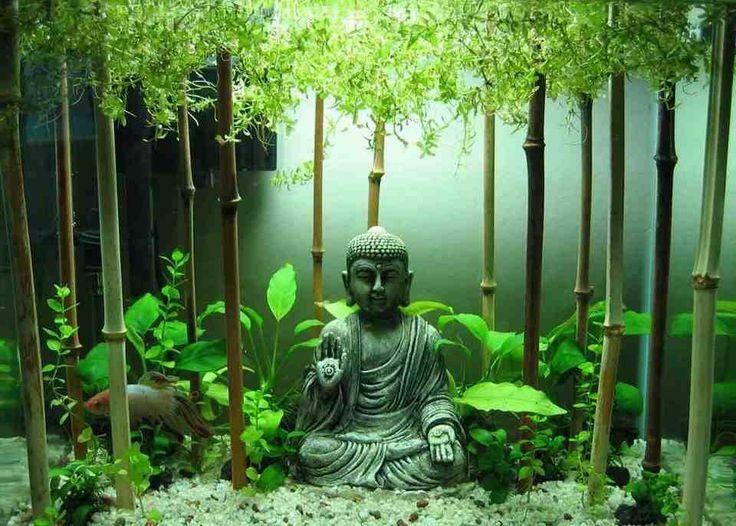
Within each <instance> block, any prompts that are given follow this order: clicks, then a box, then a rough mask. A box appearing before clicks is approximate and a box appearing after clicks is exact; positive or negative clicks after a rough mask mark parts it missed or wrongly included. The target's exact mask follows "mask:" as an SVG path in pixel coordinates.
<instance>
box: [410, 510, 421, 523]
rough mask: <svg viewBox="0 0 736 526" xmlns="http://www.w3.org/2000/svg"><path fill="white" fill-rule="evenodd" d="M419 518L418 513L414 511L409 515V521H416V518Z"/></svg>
mask: <svg viewBox="0 0 736 526" xmlns="http://www.w3.org/2000/svg"><path fill="white" fill-rule="evenodd" d="M418 518H419V514H418V513H417V512H416V511H415V512H414V513H412V514H411V515H409V522H417V519H418Z"/></svg>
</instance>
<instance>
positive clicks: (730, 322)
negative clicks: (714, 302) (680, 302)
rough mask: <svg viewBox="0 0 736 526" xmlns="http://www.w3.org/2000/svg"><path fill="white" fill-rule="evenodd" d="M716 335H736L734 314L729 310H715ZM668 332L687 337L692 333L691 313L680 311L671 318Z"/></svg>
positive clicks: (735, 317) (735, 316)
mask: <svg viewBox="0 0 736 526" xmlns="http://www.w3.org/2000/svg"><path fill="white" fill-rule="evenodd" d="M715 328H716V336H728V337H733V336H736V314H732V313H730V312H716V324H715ZM670 334H671V335H672V336H675V337H681V338H682V337H689V336H692V335H693V313H692V312H682V313H680V314H677V315H676V316H674V317H673V318H672V325H671V326H670Z"/></svg>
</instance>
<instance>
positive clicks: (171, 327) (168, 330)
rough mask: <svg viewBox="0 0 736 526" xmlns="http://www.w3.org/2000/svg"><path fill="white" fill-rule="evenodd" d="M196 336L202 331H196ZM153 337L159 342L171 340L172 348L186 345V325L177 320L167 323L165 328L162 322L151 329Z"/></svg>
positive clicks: (187, 340)
mask: <svg viewBox="0 0 736 526" xmlns="http://www.w3.org/2000/svg"><path fill="white" fill-rule="evenodd" d="M197 334H198V335H201V334H202V331H197ZM153 335H154V336H155V337H156V338H157V339H159V340H171V344H172V346H175V347H178V346H179V345H186V344H187V343H188V342H189V336H188V335H187V324H186V323H184V322H183V321H178V320H172V321H167V322H166V326H164V324H163V322H162V323H159V324H158V326H157V327H156V328H155V329H153Z"/></svg>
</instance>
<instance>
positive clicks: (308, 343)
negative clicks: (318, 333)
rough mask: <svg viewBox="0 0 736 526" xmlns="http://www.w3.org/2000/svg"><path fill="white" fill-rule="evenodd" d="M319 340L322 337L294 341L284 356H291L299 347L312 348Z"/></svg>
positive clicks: (317, 344) (316, 345)
mask: <svg viewBox="0 0 736 526" xmlns="http://www.w3.org/2000/svg"><path fill="white" fill-rule="evenodd" d="M321 341H322V338H311V339H309V340H305V341H303V342H298V343H295V344H294V345H292V346H291V347H289V350H287V351H286V356H287V357H289V356H291V355H292V354H294V353H295V352H296V351H298V350H299V349H314V348H316V347H318V346H319V344H320V342H321Z"/></svg>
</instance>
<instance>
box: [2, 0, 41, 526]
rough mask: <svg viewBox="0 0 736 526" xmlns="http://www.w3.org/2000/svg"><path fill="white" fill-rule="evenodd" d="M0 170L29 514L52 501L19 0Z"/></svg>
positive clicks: (7, 10)
mask: <svg viewBox="0 0 736 526" xmlns="http://www.w3.org/2000/svg"><path fill="white" fill-rule="evenodd" d="M0 56H1V57H3V60H2V61H0V174H2V179H3V184H4V190H5V195H6V197H7V199H8V203H9V206H8V218H9V223H10V243H11V245H10V246H11V251H10V255H11V258H10V261H11V265H12V268H13V273H14V279H13V285H14V300H15V314H16V317H17V332H18V350H19V352H20V369H21V380H22V382H21V385H22V393H23V414H24V419H23V420H24V422H25V430H26V446H27V453H28V476H29V480H30V489H31V505H32V508H33V516H34V517H41V516H42V515H43V514H44V510H45V508H46V507H47V506H49V505H50V504H51V498H50V493H49V474H48V465H47V453H46V418H45V409H44V398H43V384H42V382H41V349H40V347H39V335H38V318H37V313H36V294H35V290H34V286H33V262H32V261H31V244H30V240H29V236H28V217H27V215H26V201H25V193H24V188H23V164H22V161H21V151H20V123H19V119H20V105H21V101H22V99H21V92H20V53H19V50H18V2H17V0H0Z"/></svg>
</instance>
